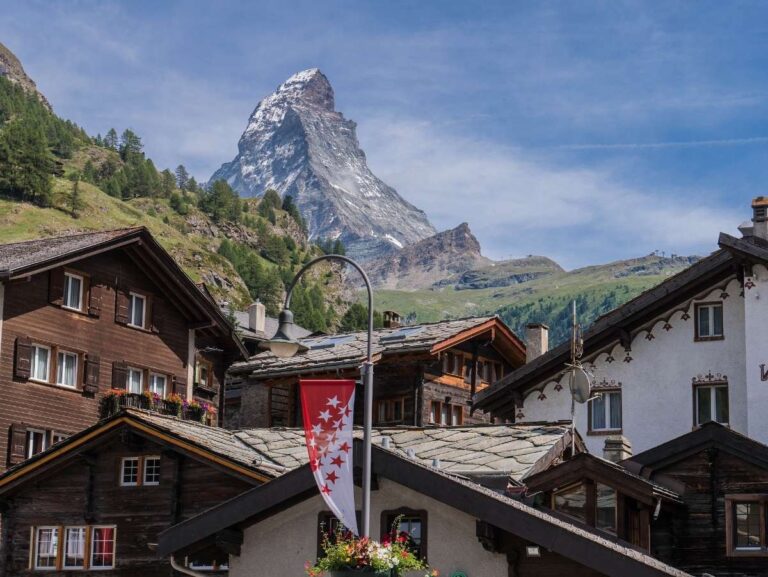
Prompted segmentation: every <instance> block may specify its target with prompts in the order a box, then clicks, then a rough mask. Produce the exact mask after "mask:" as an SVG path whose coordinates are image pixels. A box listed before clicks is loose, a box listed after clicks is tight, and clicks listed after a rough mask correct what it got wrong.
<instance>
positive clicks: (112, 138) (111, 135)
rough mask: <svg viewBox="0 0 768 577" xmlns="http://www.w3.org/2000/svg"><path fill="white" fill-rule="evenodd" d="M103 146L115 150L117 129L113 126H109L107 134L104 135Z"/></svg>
mask: <svg viewBox="0 0 768 577" xmlns="http://www.w3.org/2000/svg"><path fill="white" fill-rule="evenodd" d="M104 146H105V147H107V148H111V149H112V150H117V131H116V130H115V129H114V128H110V129H109V132H107V135H106V136H105V137H104Z"/></svg>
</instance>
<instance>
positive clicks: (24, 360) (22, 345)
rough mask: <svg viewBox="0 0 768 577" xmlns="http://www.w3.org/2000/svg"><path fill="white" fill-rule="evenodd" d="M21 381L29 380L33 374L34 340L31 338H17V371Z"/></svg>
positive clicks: (16, 373)
mask: <svg viewBox="0 0 768 577" xmlns="http://www.w3.org/2000/svg"><path fill="white" fill-rule="evenodd" d="M14 374H15V375H16V376H17V377H18V378H20V379H28V378H29V377H30V376H31V374H32V340H31V339H30V338H29V337H17V338H16V370H15V372H14Z"/></svg>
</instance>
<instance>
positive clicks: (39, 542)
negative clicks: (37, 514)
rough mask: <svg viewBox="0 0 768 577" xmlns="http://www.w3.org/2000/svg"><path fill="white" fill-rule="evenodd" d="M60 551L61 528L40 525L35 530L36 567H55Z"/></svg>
mask: <svg viewBox="0 0 768 577" xmlns="http://www.w3.org/2000/svg"><path fill="white" fill-rule="evenodd" d="M58 552H59V528H58V527H38V528H37V531H36V532H35V569H55V568H56V560H57V556H58Z"/></svg>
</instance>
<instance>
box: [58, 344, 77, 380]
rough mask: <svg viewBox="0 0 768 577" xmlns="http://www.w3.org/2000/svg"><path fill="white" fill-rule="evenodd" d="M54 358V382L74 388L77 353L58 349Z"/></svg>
mask: <svg viewBox="0 0 768 577" xmlns="http://www.w3.org/2000/svg"><path fill="white" fill-rule="evenodd" d="M56 358H57V361H56V384H57V385H61V386H64V387H71V388H75V387H76V386H77V355H76V354H75V353H68V352H65V351H59V352H58V354H57V356H56Z"/></svg>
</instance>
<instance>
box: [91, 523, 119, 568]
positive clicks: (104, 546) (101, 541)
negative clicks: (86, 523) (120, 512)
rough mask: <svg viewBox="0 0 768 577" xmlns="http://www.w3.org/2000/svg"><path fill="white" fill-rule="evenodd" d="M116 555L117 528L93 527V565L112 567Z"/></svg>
mask: <svg viewBox="0 0 768 577" xmlns="http://www.w3.org/2000/svg"><path fill="white" fill-rule="evenodd" d="M114 555H115V530H114V528H112V527H94V529H93V557H92V561H91V565H92V566H93V567H111V566H112V565H113V564H114Z"/></svg>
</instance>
